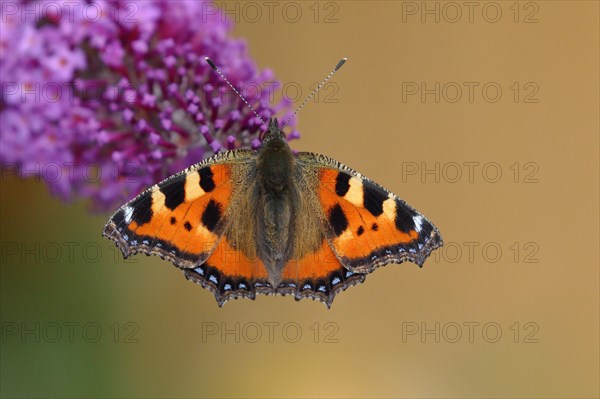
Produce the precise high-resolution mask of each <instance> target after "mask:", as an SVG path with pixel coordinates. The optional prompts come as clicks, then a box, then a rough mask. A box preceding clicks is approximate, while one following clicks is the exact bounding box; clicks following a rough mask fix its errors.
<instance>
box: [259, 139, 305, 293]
mask: <svg viewBox="0 0 600 399" xmlns="http://www.w3.org/2000/svg"><path fill="white" fill-rule="evenodd" d="M294 162H295V161H294V157H293V154H292V151H291V150H290V148H289V146H288V145H287V143H286V142H285V140H283V139H279V138H275V139H272V140H269V141H268V142H266V143H264V146H263V148H262V149H261V151H260V155H259V159H258V187H259V201H258V202H259V205H258V210H257V214H256V215H255V216H256V218H257V219H256V220H257V223H256V228H257V231H256V238H257V252H258V256H259V258H261V260H262V261H263V262H264V264H265V266H266V267H267V269H268V270H269V272H270V273H269V275H270V276H271V277H272V279H273V280H274V281H273V282H277V281H278V279H279V274H280V273H281V270H282V269H283V267H284V265H285V263H286V262H287V260H288V259H289V257H290V254H291V250H292V247H293V242H292V237H293V234H292V228H293V225H294V220H293V218H294V215H295V210H294V209H295V206H294V204H295V198H296V196H295V195H294V193H295V191H296V190H295V189H294V180H293V170H294V169H293V168H294Z"/></svg>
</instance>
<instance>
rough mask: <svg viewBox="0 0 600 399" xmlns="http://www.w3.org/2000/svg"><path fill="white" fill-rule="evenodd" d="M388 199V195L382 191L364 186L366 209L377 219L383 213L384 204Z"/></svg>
mask: <svg viewBox="0 0 600 399" xmlns="http://www.w3.org/2000/svg"><path fill="white" fill-rule="evenodd" d="M386 199H387V194H385V193H384V192H383V191H381V190H380V189H377V188H375V187H371V186H368V185H366V184H364V185H363V200H364V204H365V208H367V210H368V211H369V212H371V215H373V216H375V217H377V216H379V215H381V214H382V213H383V202H384V201H385V200H386Z"/></svg>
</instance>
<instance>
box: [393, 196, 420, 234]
mask: <svg viewBox="0 0 600 399" xmlns="http://www.w3.org/2000/svg"><path fill="white" fill-rule="evenodd" d="M415 215H416V213H415V212H414V211H413V210H412V209H410V208H408V207H406V206H405V205H404V204H402V203H401V202H399V201H396V220H395V222H396V228H397V229H398V230H400V231H402V232H404V233H407V234H408V233H410V232H411V231H412V230H414V229H415V222H414V220H413V217H414V216H415Z"/></svg>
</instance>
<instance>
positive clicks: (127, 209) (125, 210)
mask: <svg viewBox="0 0 600 399" xmlns="http://www.w3.org/2000/svg"><path fill="white" fill-rule="evenodd" d="M123 216H124V217H125V222H126V223H127V224H129V223H131V217H132V216H133V208H132V207H130V206H126V207H125V208H123Z"/></svg>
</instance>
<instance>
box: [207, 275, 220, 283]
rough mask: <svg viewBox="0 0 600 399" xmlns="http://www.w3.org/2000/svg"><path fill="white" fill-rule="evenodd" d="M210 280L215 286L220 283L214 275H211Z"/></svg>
mask: <svg viewBox="0 0 600 399" xmlns="http://www.w3.org/2000/svg"><path fill="white" fill-rule="evenodd" d="M208 279H209V280H210V281H212V282H213V283H215V284H218V283H219V280H217V278H216V277H215V276H213V275H212V274H211V275H210V277H209V278H208Z"/></svg>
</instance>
